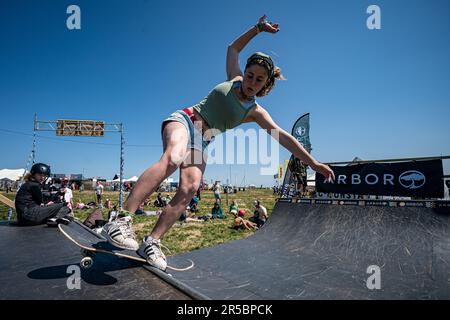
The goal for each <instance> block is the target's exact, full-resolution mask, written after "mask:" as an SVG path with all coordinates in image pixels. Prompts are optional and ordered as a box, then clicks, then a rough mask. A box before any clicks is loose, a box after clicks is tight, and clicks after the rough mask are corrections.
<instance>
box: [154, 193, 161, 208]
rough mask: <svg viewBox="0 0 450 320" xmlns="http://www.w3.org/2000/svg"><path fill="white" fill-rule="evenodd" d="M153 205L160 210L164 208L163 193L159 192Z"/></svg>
mask: <svg viewBox="0 0 450 320" xmlns="http://www.w3.org/2000/svg"><path fill="white" fill-rule="evenodd" d="M153 205H154V206H155V207H158V208H162V207H164V202H163V199H162V195H161V192H158V195H157V196H156V200H155V202H153Z"/></svg>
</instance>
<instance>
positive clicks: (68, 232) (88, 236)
mask: <svg viewBox="0 0 450 320" xmlns="http://www.w3.org/2000/svg"><path fill="white" fill-rule="evenodd" d="M58 228H59V230H60V231H61V233H62V234H63V235H64V236H65V237H66V238H67V239H68V240H70V241H72V242H73V243H74V244H75V245H77V246H78V247H80V249H81V252H82V255H83V256H84V258H83V259H81V261H80V265H81V267H82V268H89V267H91V266H92V264H93V263H94V260H93V258H94V256H95V254H96V253H105V254H111V255H114V256H116V257H120V258H126V259H130V260H134V261H136V262H139V263H142V264H145V265H146V266H148V267H150V268H153V267H151V266H150V265H149V264H148V263H147V260H146V259H144V258H142V257H141V256H140V255H139V254H138V253H137V252H136V251H133V250H127V249H121V248H118V247H115V246H114V245H112V244H111V243H109V242H108V241H107V240H106V239H105V238H104V237H103V236H101V235H100V234H98V233H96V232H95V231H94V230H91V229H89V228H88V227H86V226H84V225H83V224H82V223H81V222H79V221H77V220H75V221H73V222H71V223H69V224H68V225H64V224H59V225H58ZM190 263H191V265H190V266H188V267H186V268H181V269H179V268H175V267H172V266H168V267H167V268H168V269H171V270H175V271H186V270H189V269H191V268H192V267H193V266H194V263H193V262H192V261H190ZM153 269H156V268H153Z"/></svg>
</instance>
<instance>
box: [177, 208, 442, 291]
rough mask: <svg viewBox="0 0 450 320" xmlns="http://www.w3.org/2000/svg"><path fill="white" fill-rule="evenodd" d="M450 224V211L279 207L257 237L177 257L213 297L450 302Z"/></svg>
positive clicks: (186, 277) (182, 276)
mask: <svg viewBox="0 0 450 320" xmlns="http://www.w3.org/2000/svg"><path fill="white" fill-rule="evenodd" d="M449 222H450V215H449V208H441V209H439V210H434V209H431V208H410V207H407V208H406V207H400V208H393V207H377V206H371V207H368V206H366V207H361V206H348V205H346V206H340V205H317V204H316V205H309V204H297V203H283V202H278V203H277V204H276V206H275V208H274V210H273V214H272V216H271V218H270V219H269V222H268V223H267V224H266V225H265V226H264V227H263V228H262V229H261V230H259V231H258V232H257V233H256V234H255V235H254V236H251V237H249V238H247V239H244V240H238V241H234V242H231V243H227V244H224V245H219V246H216V247H212V248H206V249H201V250H197V251H193V252H191V253H188V254H182V255H179V256H176V257H175V258H174V259H175V260H176V259H177V258H179V259H186V258H189V259H192V260H193V261H195V264H196V268H195V269H194V270H192V271H187V272H180V273H177V272H174V273H173V275H174V277H176V278H177V279H178V280H181V281H183V282H184V283H185V284H187V285H189V286H191V287H192V288H193V289H195V290H197V291H199V292H201V293H203V294H204V295H206V296H209V297H210V298H213V299H450V233H449V230H450V224H449ZM371 265H377V266H379V267H380V270H381V278H380V279H381V289H380V290H377V289H375V290H369V289H368V288H367V284H366V283H367V279H368V277H369V276H370V274H368V273H367V268H368V267H369V266H371Z"/></svg>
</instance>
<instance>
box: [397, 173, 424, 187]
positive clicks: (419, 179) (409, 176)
mask: <svg viewBox="0 0 450 320" xmlns="http://www.w3.org/2000/svg"><path fill="white" fill-rule="evenodd" d="M398 180H399V182H400V184H401V185H402V186H403V187H405V188H406V189H419V188H420V187H422V186H423V185H424V184H425V182H426V179H425V175H424V174H423V173H422V172H419V171H415V170H410V171H406V172H403V173H402V174H401V175H400V177H399V178H398Z"/></svg>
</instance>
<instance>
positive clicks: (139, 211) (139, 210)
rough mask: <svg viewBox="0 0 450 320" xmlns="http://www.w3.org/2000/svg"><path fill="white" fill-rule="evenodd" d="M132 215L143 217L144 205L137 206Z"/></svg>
mask: <svg viewBox="0 0 450 320" xmlns="http://www.w3.org/2000/svg"><path fill="white" fill-rule="evenodd" d="M134 214H135V215H137V216H138V215H143V214H145V211H144V203H141V204H140V205H139V208H137V210H136V211H135V212H134Z"/></svg>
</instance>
